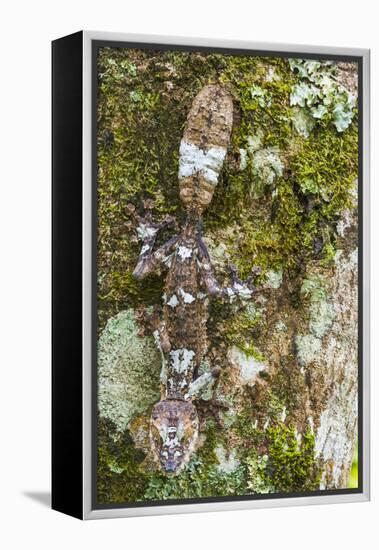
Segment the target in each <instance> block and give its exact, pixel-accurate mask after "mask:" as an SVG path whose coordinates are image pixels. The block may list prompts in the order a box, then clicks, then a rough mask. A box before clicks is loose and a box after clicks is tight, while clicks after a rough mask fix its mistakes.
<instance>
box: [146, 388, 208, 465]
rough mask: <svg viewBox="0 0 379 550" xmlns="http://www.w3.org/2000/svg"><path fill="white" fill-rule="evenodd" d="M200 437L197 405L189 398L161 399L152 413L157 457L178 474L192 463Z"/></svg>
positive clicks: (153, 437)
mask: <svg viewBox="0 0 379 550" xmlns="http://www.w3.org/2000/svg"><path fill="white" fill-rule="evenodd" d="M198 437H199V419H198V416H197V412H196V408H195V407H194V405H193V404H192V403H191V402H189V401H182V400H179V399H166V400H164V401H159V403H157V404H156V405H155V406H154V408H153V410H152V413H151V421H150V440H151V443H152V448H153V451H154V455H155V459H156V460H157V462H158V463H159V465H160V468H161V469H162V470H163V471H164V472H166V473H168V474H177V473H178V472H179V471H180V470H181V469H182V467H183V466H184V465H185V464H186V462H188V460H189V458H190V456H191V454H192V452H193V450H194V449H195V446H196V443H197V440H198Z"/></svg>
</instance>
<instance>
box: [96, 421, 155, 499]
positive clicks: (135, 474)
mask: <svg viewBox="0 0 379 550" xmlns="http://www.w3.org/2000/svg"><path fill="white" fill-rule="evenodd" d="M113 430H114V428H113V427H112V424H111V423H110V422H106V421H104V420H101V419H100V421H99V425H98V466H97V501H98V503H99V504H102V503H103V504H109V503H115V504H116V503H122V502H134V501H136V500H138V499H139V498H140V496H141V494H143V492H144V490H145V488H146V485H147V477H146V472H145V471H144V468H143V467H142V466H141V462H142V461H143V460H144V458H145V455H144V454H143V452H141V451H139V450H138V449H136V448H135V446H134V444H133V440H132V438H131V437H130V434H129V432H128V431H125V432H124V434H123V437H122V438H121V439H118V440H115V439H114V438H112V433H113Z"/></svg>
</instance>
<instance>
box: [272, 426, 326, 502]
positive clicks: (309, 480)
mask: <svg viewBox="0 0 379 550" xmlns="http://www.w3.org/2000/svg"><path fill="white" fill-rule="evenodd" d="M267 439H268V460H267V467H266V470H265V474H264V477H265V478H266V480H267V482H268V483H270V484H272V485H273V486H274V487H275V490H276V491H278V492H300V491H312V490H314V489H317V487H318V485H319V481H320V468H319V464H318V462H317V460H316V458H315V438H314V435H313V433H312V432H311V430H310V429H309V428H308V429H307V430H306V432H305V433H304V434H302V436H301V438H300V437H299V436H298V437H297V433H296V430H295V429H294V428H293V427H287V426H285V425H284V424H280V425H277V426H274V427H270V428H268V430H267Z"/></svg>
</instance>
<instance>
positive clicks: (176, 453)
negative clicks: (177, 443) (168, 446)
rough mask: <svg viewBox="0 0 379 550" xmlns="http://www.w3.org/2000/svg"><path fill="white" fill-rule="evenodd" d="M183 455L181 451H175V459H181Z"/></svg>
mask: <svg viewBox="0 0 379 550" xmlns="http://www.w3.org/2000/svg"><path fill="white" fill-rule="evenodd" d="M182 454H183V453H181V452H180V451H175V453H174V458H179V457H180V456H182Z"/></svg>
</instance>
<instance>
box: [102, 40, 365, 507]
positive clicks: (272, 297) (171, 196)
mask: <svg viewBox="0 0 379 550" xmlns="http://www.w3.org/2000/svg"><path fill="white" fill-rule="evenodd" d="M98 71H99V99H98V325H99V335H98V336H99V345H98V365H99V367H98V373H99V374H98V382H99V389H98V404H99V428H98V429H99V438H98V440H99V449H98V451H99V452H98V484H97V485H98V502H99V503H122V502H134V501H145V500H162V499H175V498H199V497H210V496H229V495H247V494H251V495H254V494H261V493H278V492H279V493H294V492H296V493H297V492H300V493H301V492H304V491H313V490H318V489H320V488H321V489H324V488H325V489H334V488H346V487H347V486H348V480H349V474H350V469H351V463H352V458H353V454H354V448H355V444H356V439H357V385H358V367H357V339H358V338H357V246H358V243H357V178H358V120H357V108H356V103H355V98H356V91H357V67H356V65H355V64H353V63H334V62H333V63H332V62H325V61H324V62H317V61H309V60H308V61H307V60H300V59H296V60H288V59H284V58H271V57H246V56H245V57H244V56H229V55H222V54H219V53H209V54H206V53H194V52H191V53H190V52H174V51H148V50H145V51H144V50H138V49H135V50H126V49H125V50H124V49H122V48H119V49H116V48H102V49H101V50H100V54H99V59H98ZM209 83H221V84H223V85H224V86H225V87H227V89H228V90H229V92H230V93H231V94H232V97H233V105H234V116H233V120H234V122H233V131H232V139H231V143H230V145H229V147H228V152H227V158H226V161H225V163H224V168H223V171H222V174H221V176H220V179H219V182H218V185H217V188H216V191H215V194H214V197H213V200H212V202H211V204H210V205H209V206H208V208H207V210H206V212H205V214H204V235H205V237H204V238H205V242H206V244H207V246H208V248H209V251H210V254H211V257H212V261H213V264H214V266H215V269H216V271H217V275H218V278H219V279H220V280H221V281H224V282H226V281H227V279H228V269H227V265H228V262H234V263H235V264H236V266H237V267H238V269H239V272H240V274H241V276H242V277H247V276H248V275H249V273H250V271H251V268H252V267H253V266H256V265H258V266H260V267H261V268H262V272H261V275H260V280H261V282H262V283H264V284H267V285H269V287H270V290H269V292H266V293H265V294H264V295H261V296H259V297H257V298H256V299H255V300H254V301H252V302H248V303H245V304H239V305H237V304H230V305H227V304H225V303H221V302H219V301H217V300H214V301H213V302H212V304H211V306H210V311H209V313H210V316H209V320H208V324H207V332H208V339H209V350H208V353H207V355H206V357H205V360H204V362H203V365H202V369H203V371H204V372H205V371H207V370H210V369H211V368H212V365H213V364H214V363H215V362H217V364H218V365H219V364H221V365H222V372H221V375H220V378H219V380H218V382H217V383H216V384H213V385H212V386H210V387H209V388H206V389H205V391H204V395H203V406H202V408H201V410H200V411H199V414H200V417H201V418H200V420H201V436H200V444H199V446H198V449H197V450H196V452H195V454H194V455H193V457H192V458H191V460H190V462H189V463H188V464H187V465H186V467H185V469H184V470H183V471H182V472H181V473H180V474H178V475H176V476H169V475H165V474H163V473H162V472H160V471H159V470H158V469H157V466H156V464H155V462H154V460H153V457H152V453H151V449H150V441H149V436H148V422H149V416H150V412H151V408H152V406H153V405H154V403H156V402H157V400H158V399H159V393H160V379H159V373H160V360H161V358H160V355H159V353H158V351H157V350H156V348H155V344H154V341H153V338H152V337H151V336H149V335H147V334H144V327H143V326H142V324H141V322H140V316H139V314H138V312H139V308H140V307H141V305H143V306H145V307H154V306H157V305H159V304H160V303H161V297H162V293H163V285H164V277H163V276H159V275H156V276H155V275H154V276H152V277H150V278H148V279H146V280H145V281H142V282H138V281H136V280H135V279H133V277H132V272H133V269H134V268H135V265H136V263H137V259H138V254H139V248H140V247H139V244H138V242H137V238H136V228H135V226H134V224H133V219H132V218H131V217H130V215H129V211H128V209H127V208H126V206H127V205H128V204H133V205H134V206H135V208H136V209H137V211H139V212H140V213H142V210H143V201H145V200H146V199H152V200H153V201H154V211H153V214H154V216H155V217H156V218H157V219H162V218H163V217H164V216H165V215H167V214H170V215H173V216H176V217H177V219H178V221H179V223H180V222H181V221H183V219H184V215H185V214H184V210H183V206H182V203H181V201H180V197H179V184H178V153H179V145H180V140H181V139H182V136H183V127H184V123H185V120H186V116H187V113H188V111H189V109H190V107H191V104H192V101H193V99H194V97H195V96H196V94H197V93H198V92H199V91H200V90H201V89H202V88H203V87H204V86H205V85H206V84H209ZM170 235H171V233H170V231H167V232H163V234H162V235H161V236H160V237H159V239H161V240H159V242H158V244H159V243H160V242H164V240H167V238H169V237H170ZM212 395H216V397H217V399H218V400H219V401H221V402H224V403H225V405H227V406H228V408H225V410H222V411H221V412H220V410H217V411H216V410H214V408H213V407H212V402H211V399H210V398H211V397H212ZM207 403H208V405H209V406H207Z"/></svg>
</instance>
